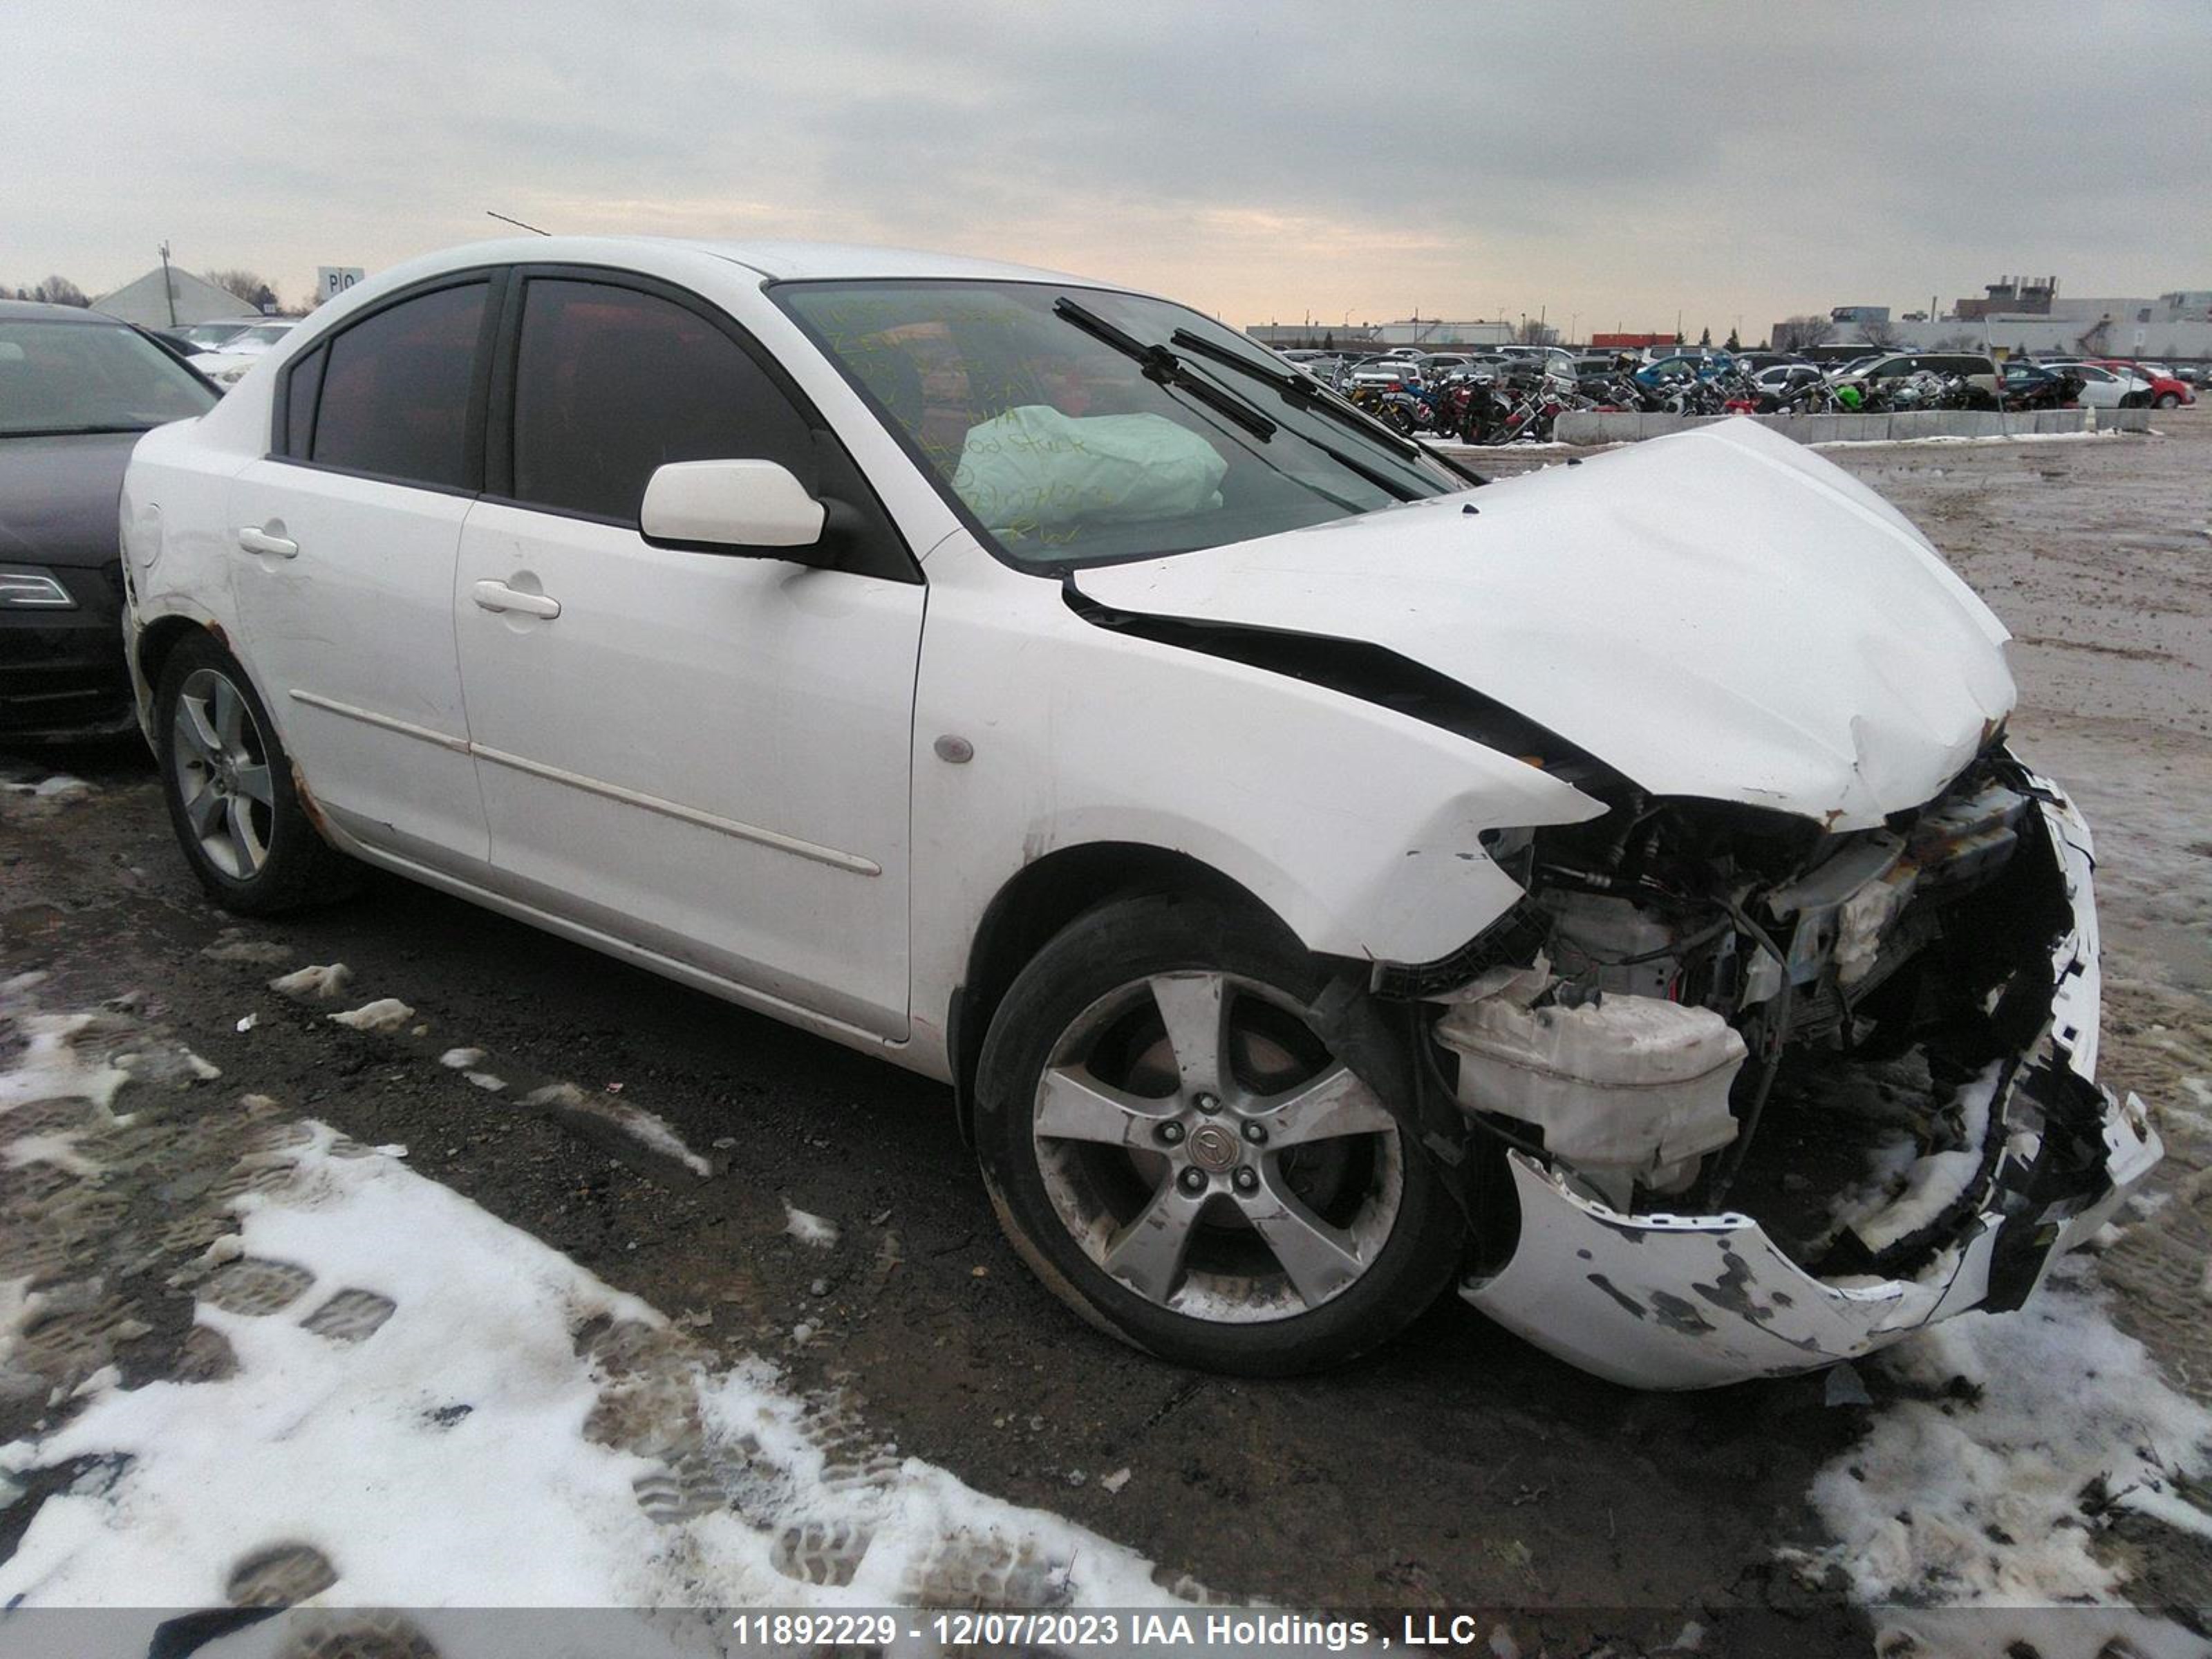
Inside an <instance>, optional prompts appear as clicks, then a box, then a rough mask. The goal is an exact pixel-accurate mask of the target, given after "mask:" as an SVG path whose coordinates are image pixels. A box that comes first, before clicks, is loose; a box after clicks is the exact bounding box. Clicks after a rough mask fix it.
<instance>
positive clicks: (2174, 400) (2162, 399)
mask: <svg viewBox="0 0 2212 1659" xmlns="http://www.w3.org/2000/svg"><path fill="white" fill-rule="evenodd" d="M2158 407H2160V409H2179V408H2180V407H2181V399H2180V398H2178V397H2176V396H2175V395H2174V394H2173V393H2172V392H2162V393H2160V396H2159V400H2158Z"/></svg>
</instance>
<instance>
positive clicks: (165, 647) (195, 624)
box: [137, 611, 268, 710]
mask: <svg viewBox="0 0 2212 1659" xmlns="http://www.w3.org/2000/svg"><path fill="white" fill-rule="evenodd" d="M195 634H204V635H207V636H208V637H209V638H210V639H211V640H213V641H215V642H216V644H217V645H219V646H221V647H222V648H223V649H224V650H225V651H228V652H229V653H230V656H231V659H232V660H234V661H236V660H237V657H238V653H237V652H235V651H232V650H231V646H230V636H229V635H228V634H227V633H225V632H224V630H223V627H222V623H217V622H214V621H212V620H207V621H204V620H202V619H201V618H200V617H191V616H186V615H185V614H184V613H182V612H181V611H172V612H170V613H169V614H168V615H167V616H164V617H155V618H154V620H153V621H151V622H149V623H147V624H146V625H145V627H144V628H143V629H142V630H141V631H140V633H139V635H138V658H137V670H138V675H139V678H141V679H143V681H144V682H145V683H146V696H147V706H148V708H149V710H150V708H152V704H153V696H154V693H155V691H157V690H160V689H161V671H162V669H163V668H164V667H166V666H167V664H168V660H169V658H170V656H171V654H172V653H173V652H174V651H175V650H176V648H177V647H179V645H181V644H183V643H184V641H186V640H188V639H190V638H191V636H192V635H195ZM244 666H245V665H244V664H242V663H241V664H240V667H241V668H243V667H244ZM262 701H263V702H264V703H265V702H267V701H268V698H267V696H266V695H265V694H264V696H263V698H262Z"/></svg>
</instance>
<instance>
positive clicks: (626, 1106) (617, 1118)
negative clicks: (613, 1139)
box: [522, 1083, 714, 1181]
mask: <svg viewBox="0 0 2212 1659" xmlns="http://www.w3.org/2000/svg"><path fill="white" fill-rule="evenodd" d="M522 1103H523V1104H524V1105H526V1106H558V1107H561V1108H562V1109H564V1110H567V1111H571V1112H583V1113H586V1114H587V1115H590V1116H592V1117H596V1118H603V1119H605V1121H607V1122H609V1123H611V1124H613V1125H614V1126H615V1127H617V1129H620V1130H621V1131H622V1132H623V1133H624V1134H626V1135H628V1136H629V1137H630V1139H633V1140H635V1141H636V1142H638V1143H639V1144H640V1145H641V1146H647V1147H650V1148H651V1149H652V1150H653V1151H654V1152H659V1154H660V1155H661V1156H662V1157H663V1158H674V1159H675V1160H676V1161H677V1162H678V1164H682V1165H683V1166H684V1168H685V1169H687V1170H690V1171H691V1173H692V1174H694V1175H696V1176H698V1177H699V1178H700V1179H701V1180H702V1181H704V1180H706V1179H707V1178H708V1176H711V1175H713V1174H714V1165H713V1164H711V1163H709V1162H708V1160H707V1159H705V1158H702V1157H700V1156H699V1154H698V1153H696V1152H693V1151H692V1150H691V1148H690V1146H687V1145H685V1144H684V1137H683V1136H682V1135H680V1134H678V1133H676V1131H675V1130H674V1129H673V1128H672V1127H670V1126H669V1124H668V1123H667V1121H665V1120H664V1119H661V1118H658V1117H655V1116H654V1115H653V1114H652V1113H651V1112H648V1111H647V1110H646V1109H644V1108H643V1107H641V1106H633V1105H631V1104H630V1103H629V1102H628V1101H626V1100H619V1099H617V1098H616V1097H614V1096H612V1095H607V1094H597V1095H594V1094H589V1093H586V1091H583V1090H581V1089H580V1088H578V1087H577V1086H576V1085H574V1084H573V1083H549V1084H547V1085H545V1087H544V1088H542V1089H533V1090H532V1091H530V1092H529V1093H528V1094H526V1095H525V1096H524V1097H522Z"/></svg>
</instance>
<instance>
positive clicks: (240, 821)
mask: <svg viewBox="0 0 2212 1659" xmlns="http://www.w3.org/2000/svg"><path fill="white" fill-rule="evenodd" d="M171 737H172V739H173V741H172V743H171V744H170V762H169V765H170V771H171V775H172V781H173V784H174V786H175V788H176V791H177V799H178V801H179V803H180V804H181V805H182V806H183V808H184V813H185V822H186V823H188V824H189V825H190V826H191V835H192V838H193V840H194V841H195V842H197V844H198V847H199V849H200V851H201V853H202V854H204V855H205V857H206V859H207V860H208V862H209V863H210V864H211V865H213V866H215V867H216V869H217V870H219V871H220V872H222V873H223V874H224V875H226V876H228V877H230V878H232V879H233V880H234V881H249V880H251V879H252V878H253V877H254V876H256V875H258V873H260V871H261V867H262V866H264V864H266V863H267V862H268V861H269V840H270V830H271V828H272V826H273V824H274V823H275V819H276V792H275V786H274V784H273V783H272V781H270V775H269V762H268V752H269V751H268V744H267V742H266V740H265V739H264V737H263V735H262V732H261V727H260V726H259V724H258V722H257V721H256V720H254V718H253V711H252V708H249V707H247V705H246V696H245V694H244V693H243V692H242V691H240V690H239V688H238V687H237V686H236V685H234V684H232V682H231V681H230V679H229V678H228V677H227V676H226V675H224V674H223V673H222V672H221V671H218V670H216V669H213V668H197V669H194V670H193V671H192V672H191V673H190V674H189V675H187V676H186V677H185V683H184V685H183V687H182V688H181V690H180V691H179V695H178V697H177V709H176V715H175V718H174V720H173V722H172V726H171Z"/></svg>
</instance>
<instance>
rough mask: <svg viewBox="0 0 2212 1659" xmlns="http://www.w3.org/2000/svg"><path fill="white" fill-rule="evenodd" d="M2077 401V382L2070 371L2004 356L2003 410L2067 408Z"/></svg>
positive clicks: (2077, 378)
mask: <svg viewBox="0 0 2212 1659" xmlns="http://www.w3.org/2000/svg"><path fill="white" fill-rule="evenodd" d="M2080 403H2081V378H2080V377H2079V376H2078V375H2076V374H2074V373H2073V372H2072V371H2071V370H2069V369H2064V368H2055V367H2051V366H2047V365H2045V364H2043V363H2038V362H2030V361H2029V360H2028V359H2027V358H2025V357H2008V358H2007V359H2006V360H2005V363H2004V406H2005V407H2006V408H2007V409H2069V408H2073V407H2075V406H2076V405H2078V404H2080Z"/></svg>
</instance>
